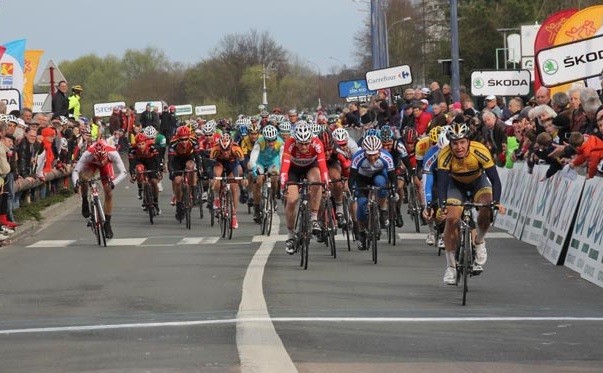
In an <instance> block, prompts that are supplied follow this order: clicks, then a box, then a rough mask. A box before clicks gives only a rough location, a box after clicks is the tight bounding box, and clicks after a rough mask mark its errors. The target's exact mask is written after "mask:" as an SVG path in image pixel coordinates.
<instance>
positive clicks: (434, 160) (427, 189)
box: [423, 145, 440, 206]
mask: <svg viewBox="0 0 603 373" xmlns="http://www.w3.org/2000/svg"><path fill="white" fill-rule="evenodd" d="M438 154H440V148H439V147H438V146H437V145H434V146H432V147H431V148H429V149H428V150H427V152H426V153H425V156H424V157H423V190H424V193H423V196H424V197H423V203H424V204H425V206H427V204H428V203H431V201H432V200H433V193H432V190H433V186H434V184H435V177H436V174H437V169H438Z"/></svg>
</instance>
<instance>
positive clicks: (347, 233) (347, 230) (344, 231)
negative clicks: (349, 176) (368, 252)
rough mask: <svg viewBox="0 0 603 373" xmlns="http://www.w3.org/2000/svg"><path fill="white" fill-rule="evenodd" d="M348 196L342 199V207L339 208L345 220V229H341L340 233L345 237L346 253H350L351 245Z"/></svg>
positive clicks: (350, 219) (350, 217) (350, 218)
mask: <svg viewBox="0 0 603 373" xmlns="http://www.w3.org/2000/svg"><path fill="white" fill-rule="evenodd" d="M348 198H349V196H348V195H347V194H346V195H344V197H343V205H342V206H341V208H342V209H343V217H344V219H345V227H343V228H342V229H341V233H342V234H343V236H344V237H345V239H346V241H347V244H348V251H352V244H351V242H350V229H351V226H352V216H351V215H350V206H349V202H348Z"/></svg>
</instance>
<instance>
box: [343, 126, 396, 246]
mask: <svg viewBox="0 0 603 373" xmlns="http://www.w3.org/2000/svg"><path fill="white" fill-rule="evenodd" d="M388 180H389V185H390V187H391V186H394V185H396V170H395V168H394V159H393V157H392V155H391V154H390V153H389V152H388V151H387V150H384V149H383V146H382V144H381V140H379V137H377V136H375V135H369V136H366V137H365V138H364V140H362V149H361V150H359V151H358V152H357V153H356V154H355V155H354V158H353V159H352V166H351V170H350V178H349V179H348V187H349V188H350V190H353V191H354V195H355V196H356V199H357V200H356V203H357V209H356V218H357V221H358V224H359V234H358V238H359V240H358V250H366V228H367V227H366V221H367V218H368V216H367V208H368V207H367V203H368V194H369V193H368V191H366V190H360V189H356V188H362V187H366V186H370V185H374V186H378V187H382V188H385V187H386V186H387V184H388ZM377 196H378V203H379V210H380V211H379V221H380V223H381V227H382V228H385V227H386V226H387V224H388V221H387V219H388V211H387V198H386V197H387V190H385V189H382V190H379V192H378V193H377Z"/></svg>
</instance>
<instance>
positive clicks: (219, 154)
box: [210, 132, 244, 229]
mask: <svg viewBox="0 0 603 373" xmlns="http://www.w3.org/2000/svg"><path fill="white" fill-rule="evenodd" d="M210 158H211V159H213V160H215V162H216V163H215V164H214V175H215V177H221V176H222V175H226V176H228V177H233V176H234V177H237V176H239V175H240V174H241V173H242V171H243V169H242V167H241V162H243V160H244V156H243V151H242V150H241V148H240V147H239V146H238V145H237V144H236V143H235V142H234V141H233V140H232V136H231V135H230V133H228V132H226V133H223V134H222V136H221V137H220V140H218V144H216V145H215V146H214V147H213V149H212V150H211V153H210ZM220 183H221V181H220V180H215V181H214V185H213V189H214V201H213V203H214V211H216V212H217V211H218V210H219V209H220ZM231 184H232V195H233V205H234V214H233V215H232V228H234V229H236V228H238V227H239V222H238V221H237V208H238V207H239V183H238V182H236V181H234V182H232V183H231Z"/></svg>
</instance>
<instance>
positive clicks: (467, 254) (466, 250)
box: [463, 229, 472, 306]
mask: <svg viewBox="0 0 603 373" xmlns="http://www.w3.org/2000/svg"><path fill="white" fill-rule="evenodd" d="M463 234H464V236H465V237H464V239H463V241H465V243H464V246H463V306H464V305H465V304H466V302H467V291H469V287H468V284H467V280H468V279H469V271H470V270H471V268H470V267H471V254H472V253H471V251H472V242H471V229H465V231H464V232H463Z"/></svg>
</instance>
